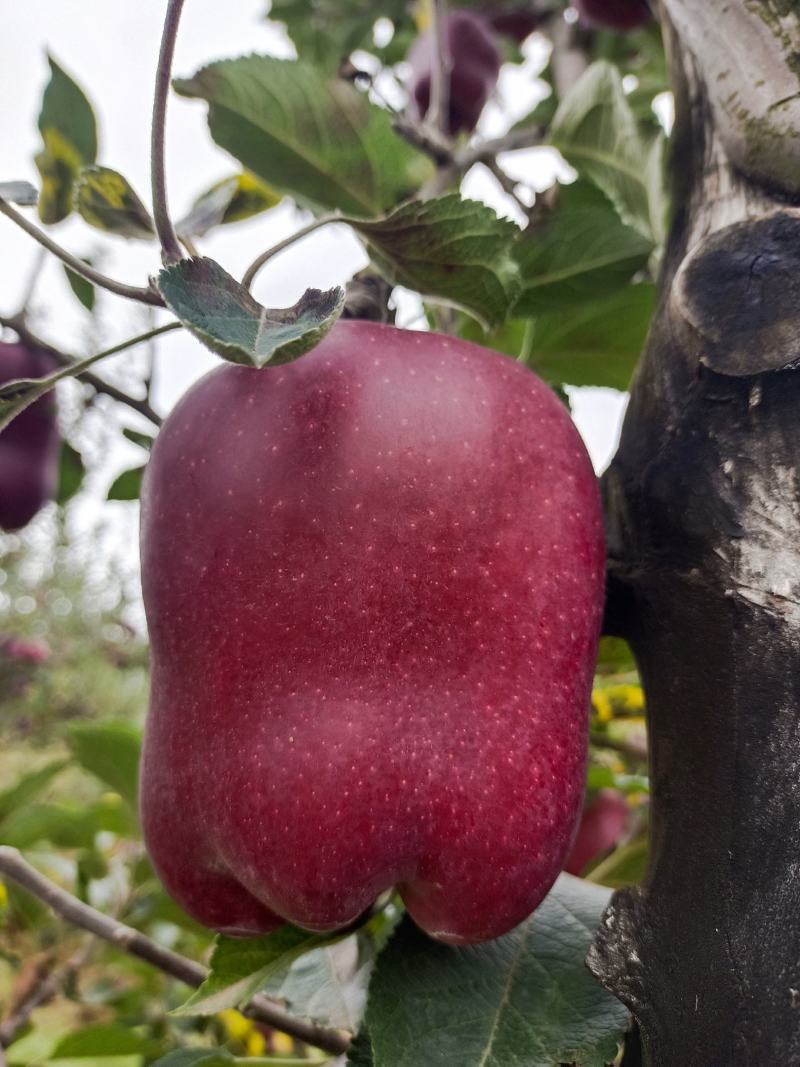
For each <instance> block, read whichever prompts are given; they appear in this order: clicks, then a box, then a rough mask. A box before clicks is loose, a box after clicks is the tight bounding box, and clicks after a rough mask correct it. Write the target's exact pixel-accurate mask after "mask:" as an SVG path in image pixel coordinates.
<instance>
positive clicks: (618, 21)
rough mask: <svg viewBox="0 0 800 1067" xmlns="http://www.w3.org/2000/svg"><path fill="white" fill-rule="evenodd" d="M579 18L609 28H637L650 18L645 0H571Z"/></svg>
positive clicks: (625, 29) (624, 29)
mask: <svg viewBox="0 0 800 1067" xmlns="http://www.w3.org/2000/svg"><path fill="white" fill-rule="evenodd" d="M572 4H573V7H574V8H575V9H576V10H577V12H578V14H579V15H580V17H581V20H582V21H583V22H585V23H586V24H587V25H589V26H597V27H605V28H607V29H611V30H622V31H623V32H626V31H628V30H638V29H640V28H641V27H642V26H646V25H647V23H648V22H649V21H650V19H651V18H652V14H651V12H650V7H649V5H648V3H647V2H646V0H572Z"/></svg>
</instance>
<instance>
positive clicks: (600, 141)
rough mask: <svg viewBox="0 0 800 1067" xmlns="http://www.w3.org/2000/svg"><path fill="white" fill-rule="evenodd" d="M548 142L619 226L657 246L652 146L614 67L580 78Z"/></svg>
mask: <svg viewBox="0 0 800 1067" xmlns="http://www.w3.org/2000/svg"><path fill="white" fill-rule="evenodd" d="M549 141H550V143H551V144H552V145H554V146H555V147H556V148H558V149H559V150H560V152H561V153H562V155H563V156H564V157H565V159H566V160H567V161H568V162H569V163H571V164H572V166H573V167H575V169H576V170H577V171H578V173H579V174H581V175H582V176H584V177H586V178H588V179H590V180H591V181H593V182H594V183H595V185H597V186H598V187H599V188H600V189H602V190H603V192H604V193H605V194H606V196H607V197H608V198H609V200H610V201H611V202H612V204H614V206H615V207H616V209H617V211H618V212H619V214H620V217H621V218H622V221H623V222H625V223H626V224H627V225H629V226H631V227H633V228H634V229H635V230H637V231H638V232H639V233H640V234H642V236H643V237H645V238H647V239H648V240H650V241H651V242H653V243H654V244H656V243H657V242H658V240H659V239H660V234H658V233H655V232H654V229H653V210H652V207H651V203H650V198H651V181H650V178H649V177H648V158H649V155H650V151H651V143H650V141H648V140H647V139H646V138H645V137H644V136H643V134H642V133H641V131H640V129H639V127H638V125H637V123H636V118H635V116H634V114H633V111H632V110H631V107H630V105H629V103H628V101H627V99H626V97H625V91H624V89H623V88H622V78H621V76H620V73H619V71H618V70H617V68H616V67H615V66H613V64H611V63H609V62H607V61H606V60H600V61H598V62H596V63H593V64H592V65H591V66H590V67H589V69H588V70H586V71H585V73H584V74H583V75H582V77H581V78H579V80H578V81H577V82H576V83H575V85H574V86H573V87H572V88H571V89H570V91H569V92H568V93H567V94H566V96H565V97H564V98H563V99H562V100H561V103H560V104H559V106H558V110H557V111H556V114H555V118H554V119H553V123H552V126H551V128H550V135H549Z"/></svg>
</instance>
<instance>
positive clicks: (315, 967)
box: [265, 935, 375, 1033]
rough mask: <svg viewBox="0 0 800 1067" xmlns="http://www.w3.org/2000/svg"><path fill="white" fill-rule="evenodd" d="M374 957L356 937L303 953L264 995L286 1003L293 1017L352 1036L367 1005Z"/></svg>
mask: <svg viewBox="0 0 800 1067" xmlns="http://www.w3.org/2000/svg"><path fill="white" fill-rule="evenodd" d="M374 962H375V953H374V951H373V950H372V949H371V945H370V942H369V940H368V939H367V938H361V937H358V936H357V935H353V936H351V937H347V938H344V940H342V941H337V942H335V943H334V944H332V945H325V946H323V947H322V948H317V949H313V950H312V951H310V952H305V953H304V954H303V955H302V956H300V958H299V959H297V960H295V961H294V962H293V963H292V965H291V966H290V967H289V969H288V971H287V972H286V973H284V974H280V975H276V976H275V977H274V978H273V979H272V980H271V981H270V982H269V984H268V985H267V987H266V989H265V992H266V993H267V995H268V996H270V997H275V998H276V999H278V1000H282V1001H285V1003H286V1006H287V1008H288V1010H289V1011H290V1012H291V1013H292V1015H296V1016H300V1017H302V1018H303V1019H310V1020H311V1021H312V1022H315V1023H319V1024H320V1025H321V1026H328V1027H333V1028H335V1029H337V1030H349V1031H350V1032H351V1033H355V1031H356V1030H357V1029H358V1027H359V1024H360V1023H361V1019H362V1017H363V1014H364V1008H365V1007H366V1003H367V986H368V984H369V978H370V974H371V972H372V967H373V964H374Z"/></svg>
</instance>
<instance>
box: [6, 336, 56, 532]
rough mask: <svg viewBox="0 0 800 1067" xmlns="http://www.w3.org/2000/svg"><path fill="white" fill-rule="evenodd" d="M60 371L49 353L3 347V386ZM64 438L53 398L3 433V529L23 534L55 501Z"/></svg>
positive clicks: (35, 406) (33, 407) (45, 399)
mask: <svg viewBox="0 0 800 1067" xmlns="http://www.w3.org/2000/svg"><path fill="white" fill-rule="evenodd" d="M54 370H55V363H54V362H53V360H52V358H51V357H50V356H48V355H47V354H46V353H45V352H41V351H39V350H38V349H34V348H29V347H28V346H27V345H23V344H6V343H0V384H2V383H5V382H10V381H13V380H14V379H16V378H43V377H44V376H45V375H46V374H50V373H52V371H54ZM60 449H61V438H60V436H59V433H58V424H57V421H56V405H55V398H54V395H53V393H48V394H47V395H46V396H43V397H41V398H40V399H39V400H37V401H36V402H35V403H34V404H31V405H30V407H28V408H26V409H25V410H24V411H23V412H22V413H21V414H19V415H18V416H17V417H16V418H15V419H14V421H13V422H12V423H11V424H10V425H8V426H7V427H6V428H5V430H3V431H2V432H0V528H2V529H4V530H19V529H21V528H22V527H23V526H27V524H28V523H29V522H30V521H31V519H32V518H33V517H34V515H35V514H36V513H37V512H38V511H39V509H40V508H41V507H42V506H43V505H44V504H46V503H47V501H48V500H51V499H52V498H53V496H54V494H55V491H56V486H57V484H58V458H59V452H60Z"/></svg>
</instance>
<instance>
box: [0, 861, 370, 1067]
mask: <svg viewBox="0 0 800 1067" xmlns="http://www.w3.org/2000/svg"><path fill="white" fill-rule="evenodd" d="M0 874H2V875H3V876H4V877H6V878H10V879H11V880H12V881H13V882H16V884H17V885H19V886H21V887H22V888H23V889H26V890H27V891H28V892H29V893H32V894H33V896H35V897H36V898H37V899H38V900H41V901H42V902H43V903H44V904H46V905H47V906H48V907H49V908H51V909H52V910H53V911H54V912H55V913H56V915H60V916H61V918H62V919H66V920H67V922H70V923H72V924H73V925H74V926H78V927H80V929H82V930H88V932H89V933H90V934H93V935H94V936H95V937H99V938H101V939H102V940H103V941H108V942H109V943H110V944H112V945H114V946H115V947H116V948H118V949H122V950H123V951H124V952H127V953H128V954H129V955H130V956H135V957H136V958H137V959H140V960H144V961H145V962H146V963H149V964H151V965H152V966H154V967H156V968H158V970H160V971H162V972H163V973H164V974H168V975H170V976H171V977H172V978H177V979H179V981H181V982H185V983H186V985H189V986H192V988H195V989H196V988H197V987H198V986H200V985H202V984H203V982H204V981H205V980H206V978H207V977H208V970H207V968H206V967H204V966H203V965H202V964H200V963H196V962H195V961H194V960H190V959H187V957H186V956H181V955H179V954H178V953H177V952H172V951H171V950H170V949H168V948H164V946H163V945H159V944H158V942H156V941H152V940H151V939H150V938H149V937H146V936H145V935H144V934H141V933H139V931H138V930H135V929H134V928H133V927H131V926H126V925H125V923H122V922H120V921H119V920H118V919H114V918H112V917H111V916H110V915H104V914H103V912H101V911H97V910H96V909H95V908H92V907H90V906H89V905H88V904H84V903H83V901H82V900H78V898H77V897H73V896H72V895H71V894H70V893H67V892H66V890H64V889H62V888H61V887H60V886H58V885H56V884H55V882H51V881H50V879H49V878H45V876H44V875H43V874H40V873H39V871H37V870H36V868H35V867H32V866H31V865H30V864H29V863H27V862H26V861H25V859H23V857H22V855H21V853H20V852H19V851H18V850H17V849H15V848H9V847H8V846H7V845H2V846H0ZM244 1014H245V1015H247V1016H248V1017H249V1018H251V1019H255V1020H256V1021H257V1022H260V1023H265V1024H266V1025H267V1026H272V1027H274V1028H275V1029H276V1030H282V1031H283V1032H284V1033H285V1034H291V1035H292V1036H293V1037H296V1038H298V1039H299V1040H300V1041H304V1042H306V1044H308V1045H313V1046H314V1047H315V1048H319V1049H322V1050H323V1051H324V1052H330V1053H331V1054H332V1055H334V1056H340V1055H342V1054H343V1053H345V1052H346V1051H347V1049H348V1046H349V1044H350V1041H349V1038H348V1037H347V1036H346V1035H345V1034H343V1033H341V1032H339V1031H337V1030H327V1029H325V1028H324V1027H321V1026H316V1025H315V1024H313V1023H309V1022H306V1021H305V1020H304V1019H297V1018H295V1017H294V1016H292V1015H289V1014H288V1012H285V1011H284V1010H283V1009H282V1008H280V1007H279V1006H278V1005H277V1004H273V1003H272V1002H271V1001H269V1000H268V999H267V998H266V997H264V996H261V995H256V996H254V997H253V999H252V1000H251V1001H250V1002H249V1004H248V1006H247V1007H246V1008H245V1009H244Z"/></svg>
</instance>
